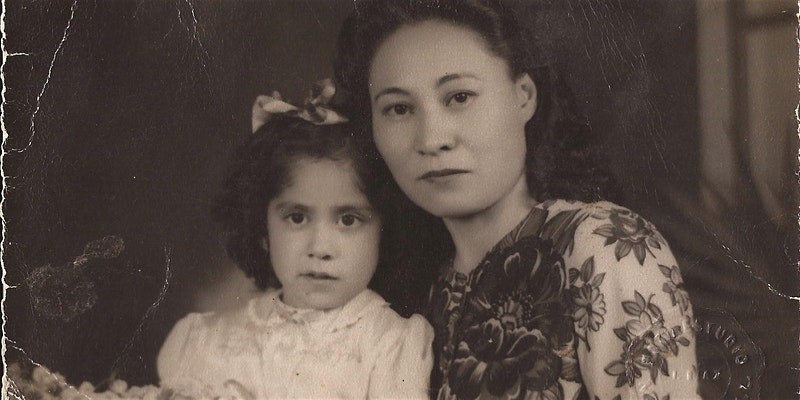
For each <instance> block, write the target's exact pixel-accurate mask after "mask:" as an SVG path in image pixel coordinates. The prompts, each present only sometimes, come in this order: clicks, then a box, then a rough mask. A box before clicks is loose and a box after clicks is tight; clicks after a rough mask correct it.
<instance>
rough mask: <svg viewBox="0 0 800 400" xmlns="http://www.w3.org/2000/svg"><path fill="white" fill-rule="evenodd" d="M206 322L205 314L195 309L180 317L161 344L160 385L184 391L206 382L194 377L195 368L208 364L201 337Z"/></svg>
mask: <svg viewBox="0 0 800 400" xmlns="http://www.w3.org/2000/svg"><path fill="white" fill-rule="evenodd" d="M202 325H203V314H198V313H192V314H189V315H187V316H186V317H184V318H182V319H181V320H180V321H178V322H177V323H176V324H175V326H174V327H173V328H172V331H170V333H169V336H167V339H166V340H165V341H164V344H163V345H162V346H161V350H160V351H159V352H158V358H157V361H156V369H157V371H158V378H159V380H160V385H161V386H162V387H165V388H170V389H176V390H178V391H179V392H180V393H181V394H189V393H194V391H196V390H199V389H200V388H203V387H204V384H203V383H202V382H199V381H195V380H193V379H191V377H192V376H193V372H194V371H192V368H193V367H195V368H197V367H198V366H202V365H205V364H204V363H203V360H201V359H200V357H204V356H205V355H206V353H207V351H205V350H204V349H203V342H204V340H203V339H202V338H201V337H199V336H202V335H201V332H203V329H202Z"/></svg>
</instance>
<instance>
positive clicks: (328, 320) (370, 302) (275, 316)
mask: <svg viewBox="0 0 800 400" xmlns="http://www.w3.org/2000/svg"><path fill="white" fill-rule="evenodd" d="M388 306H389V303H387V302H386V301H385V300H384V299H383V298H382V297H381V296H380V295H379V294H377V293H375V292H373V291H372V290H369V289H366V290H364V291H363V292H361V293H359V294H358V295H357V296H356V297H354V298H353V299H352V300H350V301H349V302H348V303H347V304H345V305H344V306H342V307H339V308H335V309H332V310H315V309H309V308H297V307H292V306H290V305H288V304H286V303H284V302H283V300H281V290H280V289H277V290H276V289H270V290H268V291H267V292H266V293H264V294H263V295H262V296H259V297H257V298H254V299H252V300H250V302H249V303H248V305H247V314H248V317H249V318H250V320H251V321H252V322H253V323H255V324H256V325H258V326H262V327H268V326H272V325H276V324H281V323H291V324H297V325H305V326H308V327H309V328H311V329H314V330H317V331H322V332H328V333H331V332H336V331H337V330H339V329H342V328H346V327H348V326H351V325H353V324H355V323H356V322H358V321H359V320H360V319H361V318H363V317H364V316H365V315H368V314H369V313H371V312H375V311H376V309H378V308H382V307H388Z"/></svg>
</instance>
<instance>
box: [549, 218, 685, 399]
mask: <svg viewBox="0 0 800 400" xmlns="http://www.w3.org/2000/svg"><path fill="white" fill-rule="evenodd" d="M551 216H552V217H551V219H550V220H549V221H548V223H551V222H553V221H555V222H557V224H556V226H561V227H567V229H566V231H570V230H571V229H572V230H573V232H574V234H572V235H569V234H568V235H567V236H566V240H565V241H562V245H565V252H564V261H565V265H566V266H567V277H568V278H567V280H568V288H569V289H568V290H569V297H570V299H571V312H572V316H573V323H574V327H575V334H576V337H577V338H578V343H577V357H578V360H579V364H580V369H581V375H582V378H583V384H584V385H585V390H586V392H587V393H588V395H589V396H588V397H589V398H590V399H628V398H644V399H670V398H671V399H688V398H698V395H697V367H696V356H695V338H694V331H693V330H692V329H691V320H692V307H691V304H690V302H689V297H688V295H687V293H686V290H685V289H684V287H683V281H682V279H681V275H680V271H679V268H678V266H677V263H676V261H675V258H674V256H673V255H672V253H671V251H670V250H669V247H668V246H667V243H666V241H665V240H664V238H663V237H662V236H661V234H660V233H658V231H657V230H656V229H655V228H654V227H653V225H651V224H650V223H649V222H647V221H645V220H644V219H642V218H641V217H640V216H638V215H636V214H635V213H633V212H631V211H630V210H627V209H625V208H621V207H619V206H616V205H614V204H611V203H605V202H603V203H595V204H591V205H583V207H581V208H580V209H573V210H569V209H567V210H565V211H562V212H560V213H559V212H556V210H552V213H551ZM559 220H563V221H559ZM546 225H548V224H546ZM556 231H558V229H555V228H554V229H553V230H552V232H553V233H555V232H556ZM561 233H562V234H563V233H564V232H561ZM569 233H572V232H569ZM557 236H559V235H555V236H554V237H553V239H556V240H558V238H557ZM569 236H572V237H571V238H570V237H569Z"/></svg>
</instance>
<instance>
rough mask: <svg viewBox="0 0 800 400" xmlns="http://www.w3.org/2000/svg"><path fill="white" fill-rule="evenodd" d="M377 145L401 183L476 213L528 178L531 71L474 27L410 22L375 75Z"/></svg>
mask: <svg viewBox="0 0 800 400" xmlns="http://www.w3.org/2000/svg"><path fill="white" fill-rule="evenodd" d="M369 82H370V88H369V90H370V98H371V102H372V126H373V132H374V136H375V143H376V145H377V147H378V150H379V151H380V153H381V155H383V158H384V159H385V160H386V163H387V165H388V166H389V169H390V170H391V171H392V175H393V176H394V178H395V180H397V183H398V184H399V185H400V187H401V188H402V189H403V191H404V192H405V193H406V194H407V195H408V196H409V197H410V198H411V200H413V201H414V202H415V203H417V204H418V205H419V206H420V207H422V208H424V209H425V210H427V211H428V212H430V213H432V214H434V215H436V216H439V217H445V218H459V217H467V216H470V215H474V214H477V213H480V212H481V211H483V210H486V209H488V208H490V207H492V206H493V205H495V204H497V203H498V202H500V201H501V200H502V199H504V198H506V197H507V196H509V194H510V193H511V192H512V189H514V188H515V187H516V188H520V185H522V186H524V190H525V191H527V186H526V185H525V153H526V147H525V129H524V128H525V123H526V122H527V121H528V120H529V119H530V118H531V117H532V116H533V113H534V112H535V109H536V100H535V99H536V88H535V86H534V84H533V82H532V81H531V79H530V77H529V76H528V75H527V74H524V75H523V76H522V77H520V78H517V79H512V77H511V74H510V72H509V67H508V65H507V63H506V61H505V60H504V59H502V58H500V57H497V56H496V55H494V54H493V53H492V52H491V51H490V50H489V48H488V46H487V43H486V42H485V41H484V40H483V39H482V38H481V37H480V36H479V35H478V34H477V33H475V32H473V31H472V30H470V29H467V28H463V27H459V26H455V25H452V24H448V23H446V22H442V21H436V20H434V21H425V22H421V23H417V24H414V25H409V26H404V27H401V28H400V29H399V30H397V31H396V32H395V33H393V34H392V35H391V36H389V37H388V38H387V39H386V40H385V41H384V42H383V43H382V44H381V45H380V46H379V47H378V50H377V51H376V53H375V57H374V59H373V61H372V64H371V67H370V74H369Z"/></svg>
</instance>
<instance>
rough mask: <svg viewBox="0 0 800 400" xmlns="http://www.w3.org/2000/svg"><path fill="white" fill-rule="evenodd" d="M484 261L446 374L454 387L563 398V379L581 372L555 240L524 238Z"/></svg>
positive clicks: (465, 393)
mask: <svg viewBox="0 0 800 400" xmlns="http://www.w3.org/2000/svg"><path fill="white" fill-rule="evenodd" d="M487 261H488V262H487V263H486V264H484V265H483V266H482V267H483V268H482V270H481V271H476V273H477V274H479V275H476V276H479V279H476V281H477V282H478V283H477V284H476V285H475V286H474V287H473V292H472V295H471V296H470V299H469V300H468V301H467V302H466V304H465V308H464V312H463V315H462V319H461V321H460V323H459V324H458V327H456V331H459V332H462V333H461V334H460V335H459V337H457V338H456V343H457V345H456V349H455V354H454V356H453V361H452V365H451V366H450V368H449V373H448V377H447V380H448V385H449V387H450V388H449V390H450V393H451V394H452V395H453V396H455V397H456V398H459V399H461V398H476V397H480V396H482V395H485V394H487V393H488V394H489V395H491V396H496V397H500V398H541V399H561V398H563V389H562V388H561V385H560V384H559V382H558V380H559V377H561V378H564V379H568V380H573V381H577V380H578V379H579V376H580V373H579V369H578V368H577V361H576V360H574V354H573V353H574V351H571V350H572V346H571V343H572V340H573V337H574V333H573V327H572V318H571V317H570V315H569V310H568V309H567V307H566V306H567V305H568V304H569V303H567V302H565V300H566V299H567V297H566V295H567V293H566V291H564V290H563V288H564V284H565V281H566V277H565V274H564V264H563V258H562V257H561V256H560V255H559V254H558V253H555V252H553V249H552V244H550V242H548V241H541V240H539V239H537V238H535V237H526V238H524V239H521V240H520V241H519V242H517V243H516V244H514V246H512V247H509V248H507V249H504V250H500V251H497V252H494V253H493V254H491V255H490V256H489V257H488V258H487ZM572 364H574V365H572ZM562 365H566V366H567V367H568V368H566V369H564V368H562Z"/></svg>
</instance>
